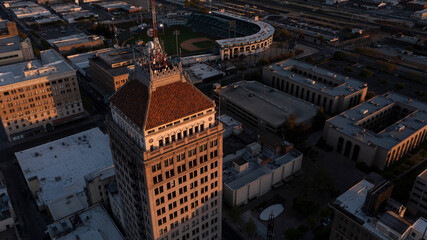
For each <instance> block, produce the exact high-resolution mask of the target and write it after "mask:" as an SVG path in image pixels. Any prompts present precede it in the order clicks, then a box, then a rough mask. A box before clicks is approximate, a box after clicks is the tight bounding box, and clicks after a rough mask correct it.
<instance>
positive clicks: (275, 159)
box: [223, 144, 302, 190]
mask: <svg viewBox="0 0 427 240" xmlns="http://www.w3.org/2000/svg"><path fill="white" fill-rule="evenodd" d="M249 145H251V144H249ZM249 145H248V146H249ZM259 147H261V146H260V145H259ZM247 148H248V147H246V148H244V149H241V150H239V151H237V152H236V153H235V154H230V155H228V156H225V157H224V159H223V182H224V184H227V186H228V187H229V188H231V189H233V190H237V189H240V188H241V187H243V186H245V185H247V184H249V183H251V182H253V181H255V180H256V179H258V178H260V177H262V176H264V175H266V174H269V173H270V172H272V171H273V170H274V169H276V168H279V167H280V166H283V165H284V164H286V163H288V162H291V161H293V160H294V159H296V158H298V157H300V156H302V153H301V152H299V151H298V150H296V149H292V150H291V151H290V152H288V153H287V154H284V155H274V153H273V152H272V151H271V150H269V149H267V148H262V150H261V153H260V156H262V155H264V156H266V157H268V158H270V159H271V161H270V162H269V163H267V164H265V165H264V166H261V165H260V164H259V163H258V156H252V154H251V152H250V151H249V150H248V149H247ZM233 161H238V162H248V163H249V165H248V168H247V169H246V170H244V171H242V172H240V173H239V172H237V170H236V169H235V168H234V167H233Z"/></svg>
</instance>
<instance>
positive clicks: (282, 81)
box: [262, 59, 368, 113]
mask: <svg viewBox="0 0 427 240" xmlns="http://www.w3.org/2000/svg"><path fill="white" fill-rule="evenodd" d="M262 81H263V82H264V83H265V84H267V85H269V86H272V87H274V88H276V89H279V90H280V91H283V92H285V93H288V94H290V95H293V96H296V97H298V98H301V99H304V100H306V101H308V102H311V103H313V104H316V105H317V106H319V107H323V108H324V109H325V111H326V112H328V113H339V112H342V111H345V110H347V109H349V108H352V107H354V106H356V105H358V104H359V103H362V102H364V101H365V96H366V93H367V91H368V85H367V84H366V83H364V82H362V81H359V80H356V79H353V78H349V77H346V76H344V75H341V74H337V73H334V72H330V71H329V70H326V69H323V68H318V67H316V66H314V65H311V64H308V63H305V62H300V61H297V60H293V59H291V60H285V61H283V62H279V63H276V64H273V65H270V66H268V67H264V69H263V71H262Z"/></svg>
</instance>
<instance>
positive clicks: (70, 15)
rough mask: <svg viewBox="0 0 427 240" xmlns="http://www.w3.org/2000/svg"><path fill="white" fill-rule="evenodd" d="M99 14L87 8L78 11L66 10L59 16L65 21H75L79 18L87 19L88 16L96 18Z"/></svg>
mask: <svg viewBox="0 0 427 240" xmlns="http://www.w3.org/2000/svg"><path fill="white" fill-rule="evenodd" d="M98 17H99V15H98V14H96V13H94V12H92V11H88V10H82V11H79V12H67V13H61V18H62V19H64V21H66V22H67V23H76V22H78V21H79V20H85V19H86V20H88V19H90V18H98Z"/></svg>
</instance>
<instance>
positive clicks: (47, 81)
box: [0, 50, 84, 141]
mask: <svg viewBox="0 0 427 240" xmlns="http://www.w3.org/2000/svg"><path fill="white" fill-rule="evenodd" d="M40 55H41V59H40V60H36V61H32V62H21V63H16V64H11V65H6V66H2V67H0V108H1V109H0V119H1V122H2V125H3V128H4V130H5V132H6V135H7V138H8V140H9V141H14V140H17V139H21V138H24V137H25V136H29V135H33V134H34V133H37V132H41V131H46V130H52V129H53V128H54V127H55V126H57V125H60V124H63V123H65V122H68V121H72V120H75V119H77V118H81V117H83V116H84V109H83V104H82V99H81V96H80V91H79V86H78V82H77V77H76V71H75V70H74V69H73V68H72V67H71V66H70V65H69V64H68V63H67V62H66V61H65V59H63V58H62V57H61V56H60V55H59V54H58V53H57V52H56V51H54V50H46V51H42V52H41V53H40Z"/></svg>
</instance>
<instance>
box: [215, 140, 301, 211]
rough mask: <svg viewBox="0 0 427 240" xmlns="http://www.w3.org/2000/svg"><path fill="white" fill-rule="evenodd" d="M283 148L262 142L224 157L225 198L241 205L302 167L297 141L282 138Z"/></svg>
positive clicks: (280, 182) (233, 204) (260, 194)
mask: <svg viewBox="0 0 427 240" xmlns="http://www.w3.org/2000/svg"><path fill="white" fill-rule="evenodd" d="M278 144H279V145H283V151H280V152H276V151H275V150H276V149H275V148H270V147H269V146H268V145H264V144H263V146H261V144H260V143H256V142H255V143H251V144H249V145H248V146H246V148H244V149H241V150H239V151H237V152H236V153H235V154H231V155H228V156H226V157H224V159H223V162H224V163H223V183H224V201H225V203H226V204H227V205H229V206H239V205H243V204H246V203H248V201H249V200H251V199H254V198H257V197H260V196H262V195H264V194H265V193H267V192H268V191H270V190H272V189H273V188H274V187H278V186H280V185H281V184H282V183H283V181H288V180H290V179H291V178H292V176H293V175H294V174H296V173H297V172H298V171H300V169H301V165H302V156H303V154H302V153H301V152H299V151H298V150H296V149H293V145H292V144H290V143H288V142H286V141H282V142H279V143H278Z"/></svg>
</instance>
